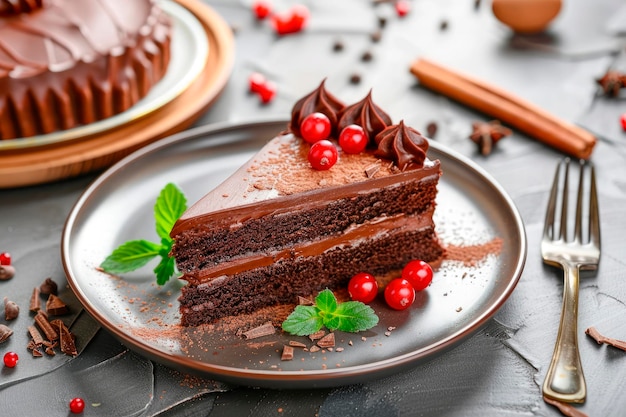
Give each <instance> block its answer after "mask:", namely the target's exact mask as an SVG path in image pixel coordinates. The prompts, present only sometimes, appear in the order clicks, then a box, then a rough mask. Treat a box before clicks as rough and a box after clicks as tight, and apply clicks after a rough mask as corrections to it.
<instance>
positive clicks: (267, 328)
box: [243, 321, 276, 339]
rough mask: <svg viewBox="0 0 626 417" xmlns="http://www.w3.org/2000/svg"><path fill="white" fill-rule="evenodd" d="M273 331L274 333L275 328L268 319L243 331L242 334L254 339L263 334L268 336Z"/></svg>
mask: <svg viewBox="0 0 626 417" xmlns="http://www.w3.org/2000/svg"><path fill="white" fill-rule="evenodd" d="M274 333H276V328H275V327H274V325H273V324H272V322H271V321H268V322H267V323H264V324H262V325H260V326H258V327H255V328H253V329H250V330H248V331H247V332H244V333H243V335H244V337H245V338H246V339H256V338H259V337H263V336H269V335H271V334H274Z"/></svg>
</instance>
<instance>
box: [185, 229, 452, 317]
mask: <svg viewBox="0 0 626 417" xmlns="http://www.w3.org/2000/svg"><path fill="white" fill-rule="evenodd" d="M442 255H443V250H442V248H441V246H440V244H439V241H438V239H437V237H436V235H435V232H434V228H433V226H432V224H431V225H430V226H428V227H424V228H421V229H418V230H412V231H407V230H406V229H405V228H399V229H396V230H392V231H387V232H383V233H380V234H379V235H377V236H373V237H372V238H370V239H367V240H362V241H360V242H351V243H346V244H345V245H342V246H337V247H335V248H334V249H330V250H327V251H325V252H323V253H321V254H319V255H317V256H306V257H305V256H296V257H293V258H289V259H282V260H280V261H277V262H275V263H272V264H270V265H267V266H265V267H261V268H256V269H251V270H248V271H244V272H241V273H238V274H236V275H233V276H223V277H220V278H216V279H213V280H211V281H209V282H206V283H203V284H200V285H188V286H185V287H183V289H182V294H181V296H180V298H179V302H180V312H181V324H182V325H184V326H197V325H200V324H203V323H210V322H212V321H214V320H216V319H219V318H221V317H225V316H230V315H238V314H247V313H251V312H253V311H255V310H257V309H259V308H261V307H266V306H271V305H276V304H291V303H293V304H295V303H296V302H297V297H298V295H301V296H310V295H311V294H313V295H315V294H316V293H317V292H319V291H321V290H323V289H325V288H330V289H335V288H340V287H345V286H346V285H347V282H348V281H349V280H350V277H352V276H353V275H354V274H355V273H357V272H360V271H368V272H370V273H372V274H375V275H376V274H387V273H389V272H391V271H400V270H401V269H402V267H403V266H404V265H406V263H407V262H408V261H410V260H411V259H424V260H430V261H434V260H437V259H440V258H441V257H442Z"/></svg>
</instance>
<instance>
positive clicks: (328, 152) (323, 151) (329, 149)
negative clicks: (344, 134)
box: [308, 139, 338, 171]
mask: <svg viewBox="0 0 626 417" xmlns="http://www.w3.org/2000/svg"><path fill="white" fill-rule="evenodd" d="M337 157H338V154H337V148H335V145H333V143H332V142H331V141H329V140H326V139H324V140H320V141H318V142H315V143H314V144H313V145H311V149H310V150H309V155H308V158H309V162H310V163H311V166H312V167H313V168H314V169H317V170H318V171H325V170H327V169H330V168H332V166H333V165H335V163H336V162H337Z"/></svg>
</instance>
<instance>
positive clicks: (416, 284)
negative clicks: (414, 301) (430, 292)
mask: <svg viewBox="0 0 626 417" xmlns="http://www.w3.org/2000/svg"><path fill="white" fill-rule="evenodd" d="M402 278H404V279H406V280H407V281H409V283H410V284H411V285H412V286H413V289H414V290H415V291H422V290H423V289H425V288H426V287H428V286H429V285H430V283H431V282H432V280H433V269H432V268H431V267H430V265H429V264H428V263H426V262H424V261H421V260H415V261H411V262H409V263H408V264H406V265H405V267H404V269H402Z"/></svg>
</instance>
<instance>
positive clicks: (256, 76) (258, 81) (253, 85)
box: [248, 72, 267, 94]
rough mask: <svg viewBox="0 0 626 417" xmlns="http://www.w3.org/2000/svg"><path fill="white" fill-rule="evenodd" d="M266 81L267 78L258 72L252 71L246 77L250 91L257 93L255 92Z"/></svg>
mask: <svg viewBox="0 0 626 417" xmlns="http://www.w3.org/2000/svg"><path fill="white" fill-rule="evenodd" d="M266 82H267V80H266V79H265V76H264V75H263V74H261V73H258V72H253V73H252V74H250V76H249V77H248V84H249V87H250V92H251V93H257V94H258V93H260V92H261V90H262V89H263V86H264V85H265V83H266Z"/></svg>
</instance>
